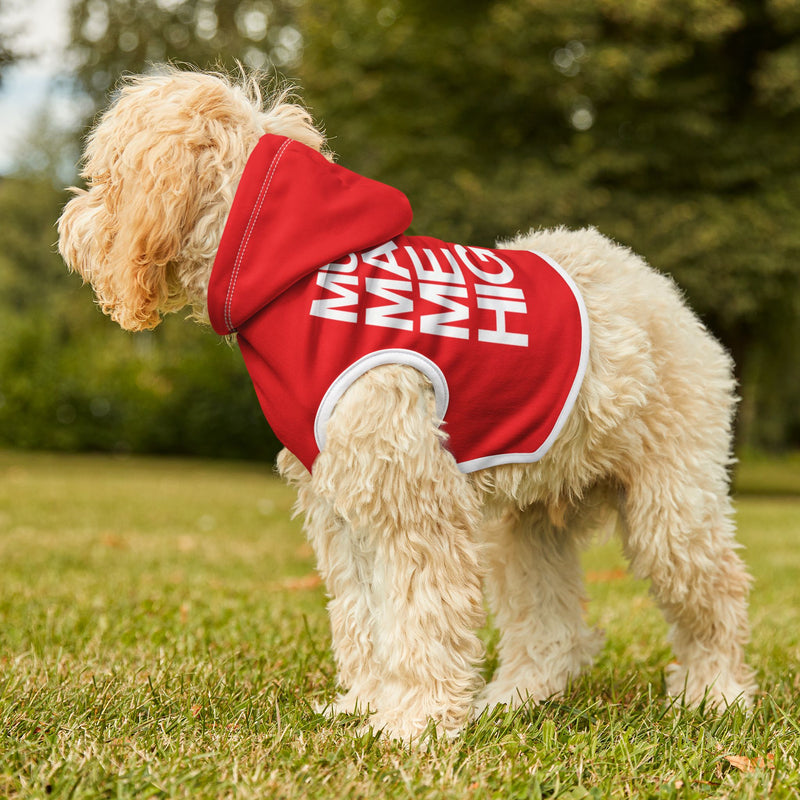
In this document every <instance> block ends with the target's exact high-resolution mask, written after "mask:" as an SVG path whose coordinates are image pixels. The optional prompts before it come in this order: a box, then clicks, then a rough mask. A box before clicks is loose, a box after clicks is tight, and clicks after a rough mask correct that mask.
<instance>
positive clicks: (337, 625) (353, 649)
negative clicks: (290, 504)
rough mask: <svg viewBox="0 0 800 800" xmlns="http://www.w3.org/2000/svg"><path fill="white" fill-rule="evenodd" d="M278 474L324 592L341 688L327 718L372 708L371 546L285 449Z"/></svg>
mask: <svg viewBox="0 0 800 800" xmlns="http://www.w3.org/2000/svg"><path fill="white" fill-rule="evenodd" d="M278 471H279V472H280V474H281V477H283V478H284V479H285V480H286V481H287V482H288V483H290V484H291V485H293V486H294V487H295V488H296V489H297V504H296V507H295V510H296V511H298V512H301V513H302V514H303V516H304V530H305V532H306V536H307V537H308V541H309V543H310V544H311V546H312V548H313V549H314V554H315V556H316V558H317V569H318V571H319V573H320V575H321V577H322V579H323V581H324V582H325V586H326V588H327V590H328V595H329V598H330V600H329V602H328V613H329V614H330V619H331V635H332V643H333V653H334V658H335V660H336V666H337V673H338V674H337V680H338V683H339V685H340V686H341V687H342V688H343V689H344V692H343V693H342V694H340V695H339V696H338V697H337V698H336V699H335V700H334V701H333V702H331V703H328V704H326V705H325V706H324V711H325V712H326V713H328V714H337V713H353V712H362V711H366V710H367V708H368V707H370V706H372V707H374V698H375V696H376V688H377V686H378V685H379V678H378V675H377V674H376V673H375V670H374V667H373V664H374V659H373V655H372V642H371V639H370V629H371V620H372V617H373V608H374V602H373V598H372V594H373V593H372V588H371V583H372V577H371V576H372V564H373V561H374V550H375V545H374V542H373V541H372V537H371V535H370V532H369V531H368V530H359V529H354V528H353V526H352V525H349V524H348V523H347V521H346V520H345V519H344V518H342V517H341V516H340V515H339V514H338V513H337V512H336V510H335V508H334V502H333V501H332V499H331V498H330V497H329V496H327V494H326V493H324V492H321V491H317V489H316V488H315V483H318V481H317V482H315V481H314V480H313V479H312V477H311V474H310V473H309V472H308V471H307V470H306V468H305V467H304V466H303V465H302V464H301V463H300V461H299V460H298V459H297V458H295V457H294V455H292V453H290V452H289V451H288V450H283V451H281V453H280V454H279V456H278Z"/></svg>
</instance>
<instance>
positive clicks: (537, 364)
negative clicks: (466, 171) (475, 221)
mask: <svg viewBox="0 0 800 800" xmlns="http://www.w3.org/2000/svg"><path fill="white" fill-rule="evenodd" d="M410 221H411V211H410V207H409V205H408V201H407V200H406V198H405V196H404V195H403V194H402V193H400V192H399V191H397V190H396V189H393V188H391V187H389V186H385V185H384V184H380V183H376V182H375V181H371V180H369V179H367V178H363V177H361V176H359V175H356V174H355V173H352V172H350V171H348V170H345V169H344V168H342V167H339V166H336V165H333V164H330V163H329V162H328V161H326V160H325V159H324V158H323V157H322V156H320V155H319V154H317V153H316V152H314V151H313V150H311V149H309V148H307V147H305V146H303V145H301V144H299V143H297V142H293V141H291V140H288V139H284V138H283V137H276V136H271V135H267V136H265V137H264V138H263V139H262V140H261V142H260V143H259V145H258V147H257V148H256V150H255V151H254V153H253V155H252V156H251V158H250V160H249V162H248V164H247V168H246V170H245V173H244V176H243V177H242V181H241V183H240V186H239V188H238V191H237V194H236V198H235V201H234V204H233V207H232V209H231V212H230V216H229V219H228V222H227V225H226V228H225V232H224V235H223V239H222V243H221V245H220V249H219V252H218V255H217V260H216V262H215V265H214V269H213V272H212V276H211V281H210V285H209V298H208V301H209V315H210V317H211V322H212V325H213V326H214V328H215V330H217V332H219V333H221V334H225V333H230V332H232V331H234V330H236V331H237V332H238V342H239V346H240V348H241V351H242V354H243V355H244V359H245V363H246V365H247V368H248V371H249V373H250V376H251V378H252V380H253V384H254V386H255V389H256V392H257V394H258V398H259V401H260V403H261V407H262V409H263V411H264V414H265V415H266V418H267V420H268V421H269V423H270V425H271V427H272V428H273V430H274V431H275V433H276V435H277V436H278V438H279V439H280V440H281V441H282V442H283V443H284V445H285V446H286V447H288V448H289V449H290V450H291V451H292V452H293V453H294V454H295V455H296V456H297V457H298V458H299V459H300V460H301V461H302V462H303V463H304V464H305V466H306V467H307V468H308V469H311V468H312V465H313V462H314V459H315V458H316V456H317V454H318V452H319V447H320V445H323V446H324V427H325V422H326V421H327V418H328V416H329V415H330V413H331V412H332V410H333V408H334V407H335V402H336V399H337V398H338V397H339V396H341V393H342V392H343V391H344V390H345V389H346V388H347V386H348V385H350V383H352V381H353V380H355V379H356V378H357V377H358V376H359V375H360V374H362V373H363V371H364V370H365V369H367V368H370V367H372V366H375V365H377V364H379V363H395V362H396V363H409V364H412V365H413V366H416V367H417V368H419V369H421V371H423V372H425V374H427V375H428V376H429V377H430V378H431V379H432V381H433V384H434V388H435V389H436V391H437V403H438V408H439V410H440V412H441V413H442V414H443V416H444V423H445V430H446V432H447V433H448V435H449V440H448V447H449V448H450V450H451V451H452V453H453V455H454V456H455V458H456V460H457V462H458V463H459V465H460V466H461V468H462V469H463V470H464V471H472V470H475V469H480V468H482V467H485V466H490V465H493V464H500V463H511V462H526V461H534V460H538V459H539V458H541V457H542V456H543V455H544V453H545V452H546V451H547V449H548V448H549V446H550V445H551V444H552V441H553V440H554V438H555V436H557V434H558V432H559V430H560V428H561V426H562V425H563V423H564V421H565V419H566V416H567V414H568V413H569V411H570V409H571V407H572V404H573V403H574V400H575V396H576V394H577V391H578V388H579V386H580V382H581V380H582V377H583V372H584V370H585V363H586V358H587V343H588V334H587V330H586V324H585V311H584V309H583V304H582V301H581V298H580V296H579V294H578V292H577V290H576V289H575V287H574V285H573V284H572V282H571V281H570V280H569V278H567V277H566V276H565V275H564V274H563V272H562V271H561V269H560V268H559V267H558V265H556V264H554V263H553V262H552V261H551V260H550V259H548V258H547V257H546V256H543V255H540V254H535V253H531V252H528V251H519V250H493V251H489V250H483V249H480V248H465V247H462V246H460V245H454V244H449V243H445V242H442V241H439V240H436V239H431V238H427V237H410V236H404V235H402V233H403V231H404V230H405V229H406V227H407V226H408V224H409V223H410ZM353 365H355V366H353ZM315 425H316V437H315Z"/></svg>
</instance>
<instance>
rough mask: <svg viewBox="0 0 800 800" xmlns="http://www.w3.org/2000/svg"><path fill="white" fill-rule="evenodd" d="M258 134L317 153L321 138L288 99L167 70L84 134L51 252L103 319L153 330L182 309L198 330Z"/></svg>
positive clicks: (123, 91)
mask: <svg viewBox="0 0 800 800" xmlns="http://www.w3.org/2000/svg"><path fill="white" fill-rule="evenodd" d="M265 132H268V133H276V134H281V135H285V136H289V137H291V138H293V139H297V140H298V141H301V142H303V143H304V144H307V145H309V146H311V147H314V148H315V149H317V150H319V149H321V148H322V146H323V141H324V139H323V136H322V134H321V133H320V132H319V131H318V130H317V129H316V128H315V127H314V126H313V124H312V122H311V118H310V116H309V114H308V112H307V111H306V110H305V109H303V108H302V107H300V106H298V105H295V104H293V103H290V102H287V99H286V94H285V93H284V94H282V95H280V96H279V97H277V98H276V99H275V100H274V101H273V102H270V103H266V104H265V103H264V102H263V101H262V97H261V93H260V91H259V88H258V83H257V81H256V80H255V79H244V80H243V81H242V82H241V83H239V84H237V83H235V82H233V81H231V80H229V79H227V78H226V77H223V76H219V75H210V74H205V73H199V72H187V71H181V70H177V69H174V68H171V67H170V68H166V69H164V70H162V71H161V72H160V73H159V74H155V75H146V76H137V77H132V78H128V79H126V80H125V81H124V83H123V84H122V85H121V87H120V89H119V90H118V93H117V96H116V99H115V100H114V101H113V103H112V104H111V106H110V107H109V108H108V110H107V111H106V112H105V113H104V114H103V115H102V116H101V117H100V119H99V122H98V123H97V124H96V126H95V127H94V129H93V130H92V132H91V133H90V135H89V137H88V140H87V144H86V150H85V153H84V159H83V164H84V168H83V171H82V172H81V177H83V178H84V180H85V181H86V186H87V188H86V189H72V191H73V192H74V194H75V197H73V198H72V199H71V200H70V201H69V203H67V205H66V207H65V208H64V212H63V214H62V215H61V218H60V220H59V222H58V232H59V251H60V253H61V255H62V256H63V258H64V260H65V261H66V263H67V264H68V266H69V267H70V269H72V270H74V271H76V272H78V273H80V275H81V276H82V277H83V279H84V280H85V281H88V282H89V283H91V285H92V288H93V289H94V292H95V295H96V296H97V301H98V303H99V305H100V307H101V308H102V310H103V312H104V313H106V314H108V315H109V316H110V317H111V318H112V319H113V320H115V321H116V322H117V323H119V325H120V326H122V327H123V328H126V329H128V330H144V329H146V328H153V327H155V326H156V325H158V323H159V322H160V321H161V315H162V314H164V313H167V312H169V311H175V310H177V309H179V308H182V307H183V306H186V305H190V306H192V308H193V311H194V316H195V317H197V318H199V319H205V317H206V311H205V295H206V289H207V284H208V277H209V275H210V272H211V266H212V265H213V261H214V256H215V254H216V251H217V247H218V245H219V241H220V237H221V236H222V230H223V228H224V225H225V220H226V218H227V214H228V210H229V208H230V206H231V203H232V201H233V195H234V193H235V191H236V187H237V185H238V181H239V178H240V177H241V174H242V172H243V170H244V166H245V163H246V161H247V157H248V156H249V154H250V152H251V151H252V149H253V148H254V147H255V145H256V143H257V142H258V139H259V138H260V136H261V135H262V134H264V133H265Z"/></svg>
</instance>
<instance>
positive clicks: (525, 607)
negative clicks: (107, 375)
mask: <svg viewBox="0 0 800 800" xmlns="http://www.w3.org/2000/svg"><path fill="white" fill-rule="evenodd" d="M323 146H324V142H323V136H322V134H321V133H320V132H319V131H318V130H317V129H315V128H314V126H313V125H312V122H311V119H310V117H309V115H308V114H307V112H306V111H305V110H303V109H302V108H301V107H299V106H297V105H294V104H292V103H291V102H289V101H288V100H287V98H286V97H285V96H281V97H279V98H277V99H276V100H274V102H272V103H271V104H268V105H264V104H263V103H262V100H261V96H260V94H259V92H258V89H257V88H256V87H255V84H254V82H248V81H243V83H242V85H237V84H236V83H235V82H231V81H229V80H227V79H225V78H222V77H219V76H215V75H208V74H201V73H195V72H182V71H178V70H175V69H166V70H164V72H162V73H161V74H158V75H151V76H145V77H136V78H132V79H129V80H127V81H126V82H125V83H124V84H123V86H122V87H121V90H120V91H119V93H118V95H117V97H116V99H115V100H114V102H113V103H112V105H111V107H110V108H109V109H108V110H107V111H106V112H105V114H104V115H103V116H102V118H101V119H100V121H99V123H98V124H97V126H96V127H95V129H94V130H93V132H92V133H91V135H90V137H89V139H88V144H87V147H86V154H85V168H84V171H83V177H84V178H85V179H86V182H87V186H88V188H87V190H85V191H84V190H78V189H76V190H75V197H74V198H73V199H72V200H71V201H70V202H69V203H68V205H67V206H66V208H65V210H64V213H63V216H62V217H61V220H60V222H59V233H60V251H61V253H62V255H63V256H64V259H65V260H66V262H67V263H68V264H69V266H70V267H71V268H72V269H74V270H76V271H77V272H79V273H80V274H81V275H82V276H83V277H84V279H85V280H87V281H89V282H90V283H91V284H92V286H93V287H94V291H95V293H96V296H97V299H98V302H99V304H100V306H101V308H102V310H103V311H104V312H105V313H107V314H109V315H110V316H111V317H112V318H113V319H114V320H116V321H117V322H118V323H119V324H120V325H121V326H122V327H123V328H126V329H128V330H141V329H145V328H152V327H154V326H156V325H158V323H159V321H160V319H161V315H162V314H164V313H167V312H170V311H176V310H178V309H180V308H182V307H185V306H190V307H191V308H192V311H193V315H194V317H195V318H196V319H198V320H200V321H206V322H211V324H212V325H213V326H214V328H215V330H217V332H219V333H221V334H230V333H234V332H235V333H236V334H237V340H238V343H239V345H240V347H241V349H242V352H243V354H244V357H245V361H246V364H247V366H248V369H249V371H250V374H251V377H252V378H253V382H254V385H255V387H256V391H257V393H258V395H259V400H260V401H261V404H262V407H263V408H264V410H265V413H266V415H267V418H268V420H269V421H270V423H271V424H272V426H273V428H274V429H275V431H276V433H278V435H279V436H280V438H281V440H282V441H283V442H284V444H285V445H286V446H287V449H286V450H284V451H283V452H282V453H281V455H280V457H279V469H280V472H281V474H282V475H283V476H284V477H285V478H287V479H288V480H289V481H290V482H292V483H293V484H295V485H296V486H297V488H298V492H299V500H298V505H299V508H300V509H302V511H303V512H304V513H305V525H306V530H307V533H308V536H309V538H310V540H311V543H312V544H313V547H314V550H315V552H316V556H317V559H318V564H319V570H320V572H321V574H322V576H323V578H324V580H325V583H326V585H327V590H328V592H329V594H330V603H329V610H330V616H331V625H332V635H333V650H334V654H335V659H336V664H337V667H338V679H339V683H340V685H341V687H342V690H343V692H342V694H341V695H340V696H338V697H337V698H336V700H335V701H334V702H333V703H332V704H331V706H330V708H331V709H332V710H333V711H334V712H339V711H343V712H350V711H353V710H356V709H362V710H367V709H368V710H369V712H370V714H371V716H370V718H369V722H370V725H371V726H372V727H374V728H375V729H383V730H385V731H386V733H387V734H389V735H392V736H394V737H398V738H402V739H407V740H410V739H414V738H417V737H419V736H420V735H421V734H422V733H423V732H424V731H425V729H426V726H427V725H428V724H429V723H430V722H431V721H433V722H434V724H435V725H436V726H437V727H438V729H439V730H440V731H441V732H444V733H447V734H454V733H456V732H458V731H459V730H460V729H461V728H462V727H463V726H464V725H465V723H467V721H468V720H470V718H471V717H472V716H473V715H474V714H475V713H477V712H479V711H480V710H481V709H484V708H491V707H493V706H495V705H496V704H499V703H511V704H519V703H522V702H524V701H527V700H533V701H541V700H543V699H545V698H548V697H551V696H554V695H558V694H559V693H560V692H561V691H563V689H564V688H565V686H566V684H567V681H568V680H569V678H570V676H575V675H577V674H578V673H579V672H580V671H581V670H582V669H583V668H584V667H586V666H587V665H589V664H590V663H591V661H592V658H593V656H594V655H595V653H596V652H597V650H598V648H599V646H600V642H601V637H600V635H599V634H598V633H596V632H594V631H592V630H590V629H589V628H588V627H587V626H586V624H585V623H584V620H583V615H582V608H581V600H582V595H583V586H582V577H581V569H580V565H579V551H580V549H581V545H582V544H583V543H584V542H585V541H586V540H587V538H588V537H589V535H590V534H591V533H592V532H593V531H594V530H596V529H597V528H598V527H601V526H603V525H605V524H606V523H607V517H608V514H607V510H608V509H609V508H611V509H617V510H618V512H619V520H620V524H619V525H618V528H619V529H620V531H621V535H622V540H623V546H624V551H625V553H626V555H627V557H628V558H629V560H630V564H631V567H632V571H633V573H634V574H635V575H636V576H637V577H639V578H648V579H649V580H650V582H651V586H652V593H653V596H654V597H655V599H656V601H657V602H658V604H659V606H660V607H661V608H662V610H663V612H664V614H665V616H666V618H667V620H668V622H669V623H670V625H671V631H672V632H671V641H672V645H673V648H674V651H675V655H676V656H677V659H678V664H677V665H674V666H673V667H671V668H670V671H669V674H668V677H667V687H668V690H669V692H670V693H671V694H673V695H682V696H683V697H684V698H685V701H686V702H687V703H689V704H698V703H699V702H700V701H701V700H703V698H704V697H707V698H708V700H709V701H711V702H713V703H716V704H725V703H728V704H729V703H733V702H742V703H745V704H747V703H749V701H750V699H751V697H752V693H753V691H754V683H753V678H752V674H751V671H750V670H749V669H748V667H747V666H746V665H745V663H744V660H743V647H744V644H745V642H746V640H747V638H748V622H747V593H748V586H749V578H748V575H747V573H746V571H745V569H744V567H743V564H742V562H741V560H740V559H739V556H738V555H737V553H736V550H737V545H736V543H735V541H734V525H733V522H732V512H731V504H730V501H729V497H728V466H729V464H730V454H731V423H732V413H733V408H734V394H733V390H734V382H733V379H732V377H731V363H730V360H729V358H728V356H727V355H726V354H725V352H724V351H723V350H722V348H721V347H720V346H719V345H718V344H717V342H716V341H714V339H713V338H712V337H711V336H710V335H709V334H708V332H707V331H706V330H705V329H704V328H703V326H702V324H701V323H700V322H699V321H698V320H697V318H696V317H694V316H693V314H692V313H691V312H690V311H689V310H688V309H687V308H686V306H685V305H684V303H683V302H682V300H681V297H680V294H679V292H678V290H677V289H676V288H675V286H674V285H673V283H672V282H671V281H670V280H669V279H667V278H665V277H663V276H662V275H660V274H658V273H656V272H655V271H653V270H652V269H650V268H649V267H648V266H647V265H646V264H645V263H643V261H642V260H641V259H639V258H637V257H636V256H635V255H634V254H632V253H631V252H630V251H629V250H627V249H624V248H622V247H620V246H618V245H616V244H614V243H612V242H611V241H609V240H608V239H606V238H604V237H603V236H601V235H600V234H599V233H597V232H596V231H594V230H581V231H575V232H570V231H567V230H564V229H557V230H543V231H536V232H532V233H529V234H526V235H523V236H520V237H518V238H516V239H514V240H513V241H510V242H506V243H504V244H503V245H501V247H500V249H498V250H493V251H492V250H484V249H481V248H470V247H462V246H460V245H452V244H448V243H445V242H440V241H438V240H435V239H428V238H422V237H413V236H405V235H404V230H405V228H406V227H407V226H408V224H409V222H410V219H411V215H410V210H409V208H408V204H407V201H406V200H405V198H404V196H403V195H402V194H400V193H399V192H397V191H396V190H394V189H392V188H390V187H387V186H384V185H382V184H378V183H375V182H373V181H370V180H368V179H366V178H362V177H360V176H358V175H356V174H354V173H351V172H349V171H347V170H345V169H343V168H342V167H339V166H337V165H335V164H334V163H333V160H332V159H331V158H330V156H329V154H326V153H325V151H324V150H323ZM482 584H483V585H485V588H486V591H487V595H488V598H489V602H490V607H491V612H492V615H493V618H494V622H495V623H496V624H497V626H498V627H499V629H500V632H501V636H500V640H499V666H498V668H497V671H496V673H495V675H494V676H493V678H492V679H491V681H490V682H489V683H488V685H486V686H483V682H482V678H481V672H480V668H481V659H482V655H483V647H482V644H481V640H480V639H479V638H478V636H477V634H476V629H478V628H480V626H481V625H482V624H483V622H484V607H483V600H482Z"/></svg>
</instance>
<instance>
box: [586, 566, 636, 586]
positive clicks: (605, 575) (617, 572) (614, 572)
mask: <svg viewBox="0 0 800 800" xmlns="http://www.w3.org/2000/svg"><path fill="white" fill-rule="evenodd" d="M627 577H628V573H627V572H626V571H625V570H624V569H609V570H606V571H604V572H587V573H586V581H587V583H610V582H612V581H622V580H625V578H627Z"/></svg>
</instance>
